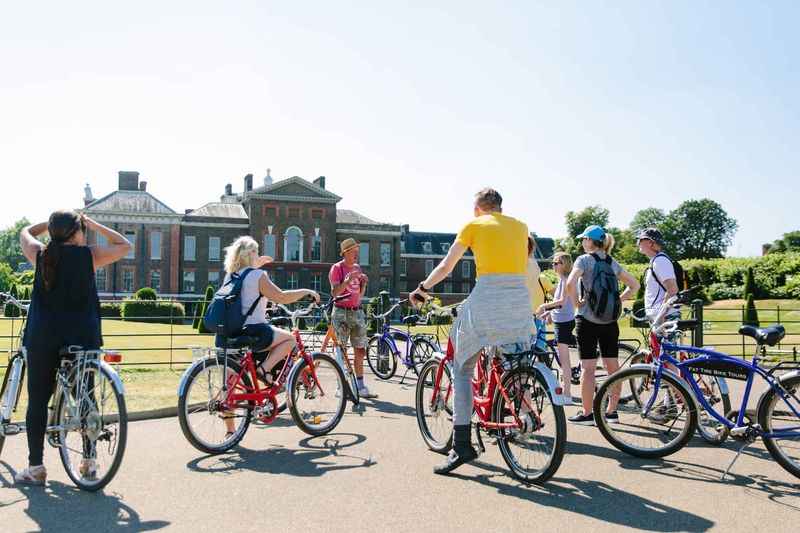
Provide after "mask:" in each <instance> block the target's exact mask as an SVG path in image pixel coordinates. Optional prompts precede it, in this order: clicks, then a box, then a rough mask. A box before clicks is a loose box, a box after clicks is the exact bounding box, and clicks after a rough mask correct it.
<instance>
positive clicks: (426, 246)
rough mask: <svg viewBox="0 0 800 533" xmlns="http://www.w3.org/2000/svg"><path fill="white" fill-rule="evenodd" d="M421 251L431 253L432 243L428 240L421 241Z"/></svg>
mask: <svg viewBox="0 0 800 533" xmlns="http://www.w3.org/2000/svg"><path fill="white" fill-rule="evenodd" d="M422 253H424V254H430V253H433V245H432V244H431V243H430V242H423V243H422Z"/></svg>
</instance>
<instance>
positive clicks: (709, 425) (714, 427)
mask: <svg viewBox="0 0 800 533" xmlns="http://www.w3.org/2000/svg"><path fill="white" fill-rule="evenodd" d="M691 376H692V379H694V380H695V381H696V382H697V385H698V386H699V387H700V390H701V391H703V397H704V398H705V400H706V402H708V404H709V405H712V406H713V405H716V404H722V414H723V415H726V414H727V413H728V412H729V411H730V410H731V399H730V396H728V393H727V392H722V390H727V387H725V386H724V385H723V386H720V380H721V381H722V383H723V384H724V382H725V378H717V377H712V376H701V375H700V374H691ZM697 432H698V433H700V436H701V437H703V440H705V441H706V442H707V443H709V444H713V445H715V446H719V445H720V444H722V443H723V442H725V439H726V438H728V426H726V425H725V424H723V423H722V422H720V421H719V420H717V419H716V418H714V417H713V416H712V415H711V414H710V413H708V412H707V411H706V410H705V409H703V408H702V405H701V408H700V409H699V411H698V412H697Z"/></svg>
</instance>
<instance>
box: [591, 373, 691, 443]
mask: <svg viewBox="0 0 800 533" xmlns="http://www.w3.org/2000/svg"><path fill="white" fill-rule="evenodd" d="M652 372H654V370H652V369H647V368H628V369H625V370H620V371H618V372H616V373H614V374H613V375H612V376H611V377H609V378H608V379H607V380H606V381H605V382H603V384H602V385H601V386H600V388H599V390H598V391H597V393H596V395H595V398H594V405H593V411H594V420H595V423H596V424H597V427H598V429H600V433H602V434H603V437H605V439H606V440H607V441H608V442H609V443H611V444H612V445H613V446H614V447H616V448H617V449H619V450H621V451H623V452H625V453H628V454H630V455H634V456H636V457H650V458H652V457H664V456H667V455H669V454H671V453H674V452H676V451H678V450H679V449H681V448H682V447H683V446H685V445H686V443H687V442H689V439H690V438H691V437H692V435H693V434H694V431H695V429H696V428H697V412H696V411H695V407H694V403H693V399H692V397H691V393H690V392H689V390H688V389H687V388H686V386H685V385H684V384H683V383H681V382H680V381H679V380H677V379H675V378H673V377H672V376H670V375H668V374H667V373H666V372H665V373H663V374H662V376H661V383H660V386H659V387H658V388H656V387H654V386H653V385H654V384H655V377H654V376H652V375H651V374H652ZM632 377H633V378H637V379H641V380H642V382H643V383H646V384H647V388H646V389H644V390H642V391H641V393H640V396H641V400H642V403H643V404H644V405H645V406H646V405H648V403H649V402H650V400H651V398H652V399H653V403H652V407H651V408H650V409H649V410H648V411H647V412H646V413H645V412H644V407H641V406H639V405H636V404H635V403H629V404H619V405H618V407H617V409H616V411H617V414H618V416H619V420H618V421H615V423H612V422H611V421H609V420H608V418H606V411H607V409H608V405H609V401H610V399H611V396H612V394H619V391H620V390H621V389H622V386H623V385H624V384H626V383H628V382H629V381H630V379H631V378H632Z"/></svg>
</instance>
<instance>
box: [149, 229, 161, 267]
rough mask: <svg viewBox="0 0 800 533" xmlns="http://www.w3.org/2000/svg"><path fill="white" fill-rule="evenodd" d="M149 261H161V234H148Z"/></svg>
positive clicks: (158, 232)
mask: <svg viewBox="0 0 800 533" xmlns="http://www.w3.org/2000/svg"><path fill="white" fill-rule="evenodd" d="M150 259H155V260H156V261H158V260H159V259H161V232H160V231H151V232H150Z"/></svg>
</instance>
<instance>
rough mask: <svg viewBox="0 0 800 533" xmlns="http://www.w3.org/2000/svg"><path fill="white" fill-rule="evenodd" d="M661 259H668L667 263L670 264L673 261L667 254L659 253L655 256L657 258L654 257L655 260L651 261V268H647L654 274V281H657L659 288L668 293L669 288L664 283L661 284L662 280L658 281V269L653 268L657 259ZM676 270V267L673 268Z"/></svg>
mask: <svg viewBox="0 0 800 533" xmlns="http://www.w3.org/2000/svg"><path fill="white" fill-rule="evenodd" d="M659 257H666V258H667V261H669V262H670V263H672V259H670V257H669V256H668V255H667V254H665V253H664V252H658V253H657V254H656V255H655V256H654V257H653V258H652V259H651V260H650V266H648V267H647V268H648V269H649V270H650V274H652V275H653V279H654V280H656V283H658V286H659V287H661V289H662V290H663V291H664V292H667V288H666V287H665V286H664V284H663V283H661V280H660V279H658V276H657V275H656V269H655V268H653V265H655V263H656V259H658V258H659ZM674 268H675V267H673V270H674ZM675 281H676V283H677V279H676V280H675Z"/></svg>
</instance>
